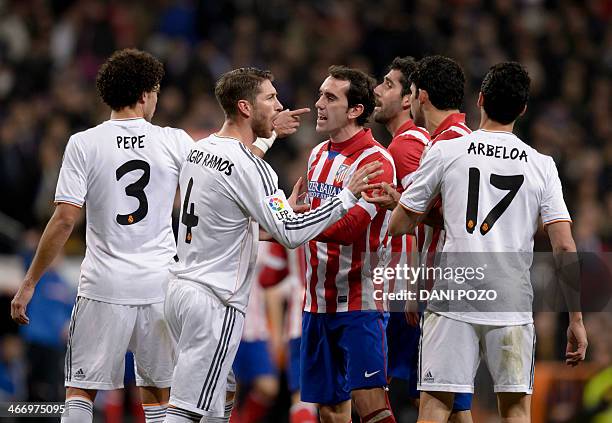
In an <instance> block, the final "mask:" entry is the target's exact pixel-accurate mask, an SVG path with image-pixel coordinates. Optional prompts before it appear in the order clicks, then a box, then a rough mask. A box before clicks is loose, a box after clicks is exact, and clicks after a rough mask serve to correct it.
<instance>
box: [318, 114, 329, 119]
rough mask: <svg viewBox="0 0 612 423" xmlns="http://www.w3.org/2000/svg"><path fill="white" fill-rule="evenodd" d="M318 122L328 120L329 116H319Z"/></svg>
mask: <svg viewBox="0 0 612 423" xmlns="http://www.w3.org/2000/svg"><path fill="white" fill-rule="evenodd" d="M317 120H327V116H323V115H318V116H317Z"/></svg>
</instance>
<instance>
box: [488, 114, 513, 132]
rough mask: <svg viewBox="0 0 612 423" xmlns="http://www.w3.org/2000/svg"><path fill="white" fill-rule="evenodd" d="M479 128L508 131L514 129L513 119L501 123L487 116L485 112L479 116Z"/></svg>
mask: <svg viewBox="0 0 612 423" xmlns="http://www.w3.org/2000/svg"><path fill="white" fill-rule="evenodd" d="M480 129H484V130H485V131H495V132H510V133H512V131H513V130H514V121H512V122H511V123H508V124H506V125H504V124H503V123H499V122H495V121H494V120H491V119H489V118H488V117H487V115H486V114H484V113H483V115H482V116H481V118H480Z"/></svg>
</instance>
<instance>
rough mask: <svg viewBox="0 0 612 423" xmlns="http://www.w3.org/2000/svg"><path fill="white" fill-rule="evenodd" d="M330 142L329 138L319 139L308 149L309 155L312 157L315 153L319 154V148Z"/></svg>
mask: <svg viewBox="0 0 612 423" xmlns="http://www.w3.org/2000/svg"><path fill="white" fill-rule="evenodd" d="M330 142H331V141H330V140H325V141H321V142H320V143H318V144H317V145H315V146H314V147H313V148H312V150H311V151H310V156H311V157H314V156H316V155H317V154H319V153H320V152H321V150H323V148H324V147H326V146H327V145H328V144H329V143H330Z"/></svg>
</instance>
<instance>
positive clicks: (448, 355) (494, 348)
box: [417, 312, 535, 394]
mask: <svg viewBox="0 0 612 423" xmlns="http://www.w3.org/2000/svg"><path fill="white" fill-rule="evenodd" d="M419 350H420V351H419V368H418V375H419V376H418V377H419V379H418V383H417V388H418V389H419V390H420V391H445V392H465V393H473V392H474V377H475V376H476V370H478V365H479V364H480V359H481V358H483V359H484V360H485V362H486V363H487V367H488V368H489V373H490V374H491V377H492V379H493V384H494V387H493V389H494V391H495V392H524V393H527V394H531V393H532V392H533V369H534V364H535V360H534V358H535V331H534V327H533V323H530V324H526V325H518V326H487V325H477V324H473V323H466V322H461V321H459V320H453V319H450V318H448V317H444V316H441V315H439V314H435V313H431V312H426V313H425V316H424V319H423V320H422V322H421V341H420V347H419Z"/></svg>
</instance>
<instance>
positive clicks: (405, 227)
mask: <svg viewBox="0 0 612 423" xmlns="http://www.w3.org/2000/svg"><path fill="white" fill-rule="evenodd" d="M417 224H418V222H417V220H416V218H415V217H414V216H413V215H412V214H409V213H407V212H406V210H405V209H404V208H403V207H402V206H401V204H400V205H398V206H397V207H396V208H395V209H394V210H393V213H391V220H390V221H389V235H391V236H400V235H404V234H410V235H412V234H414V230H415V228H416V226H417Z"/></svg>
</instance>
